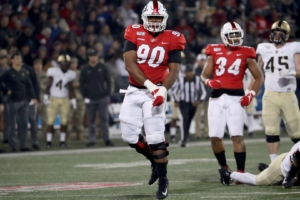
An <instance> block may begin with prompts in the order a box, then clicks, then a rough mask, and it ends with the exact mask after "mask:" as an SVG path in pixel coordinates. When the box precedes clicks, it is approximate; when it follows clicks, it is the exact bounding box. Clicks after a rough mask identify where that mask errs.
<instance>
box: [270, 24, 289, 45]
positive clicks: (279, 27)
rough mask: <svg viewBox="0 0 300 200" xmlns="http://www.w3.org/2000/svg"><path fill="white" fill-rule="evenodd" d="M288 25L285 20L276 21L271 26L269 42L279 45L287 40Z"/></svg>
mask: <svg viewBox="0 0 300 200" xmlns="http://www.w3.org/2000/svg"><path fill="white" fill-rule="evenodd" d="M290 31H291V29H290V25H289V24H288V23H287V22H286V21H276V22H274V23H273V25H272V27H271V33H270V42H272V43H274V44H276V45H279V44H284V43H286V42H287V41H288V39H289V36H290Z"/></svg>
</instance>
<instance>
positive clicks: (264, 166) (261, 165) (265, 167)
mask: <svg viewBox="0 0 300 200" xmlns="http://www.w3.org/2000/svg"><path fill="white" fill-rule="evenodd" d="M268 167H269V165H267V164H265V163H258V170H259V171H260V172H262V171H264V170H265V169H267V168H268Z"/></svg>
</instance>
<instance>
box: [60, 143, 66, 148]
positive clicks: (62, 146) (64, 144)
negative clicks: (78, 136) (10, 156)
mask: <svg viewBox="0 0 300 200" xmlns="http://www.w3.org/2000/svg"><path fill="white" fill-rule="evenodd" d="M59 147H60V148H67V147H68V146H67V144H66V143H65V142H60V143H59Z"/></svg>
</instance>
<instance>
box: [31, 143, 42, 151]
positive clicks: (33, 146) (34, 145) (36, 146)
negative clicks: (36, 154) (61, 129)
mask: <svg viewBox="0 0 300 200" xmlns="http://www.w3.org/2000/svg"><path fill="white" fill-rule="evenodd" d="M32 148H33V149H34V150H37V151H38V150H40V147H39V145H37V144H33V145H32Z"/></svg>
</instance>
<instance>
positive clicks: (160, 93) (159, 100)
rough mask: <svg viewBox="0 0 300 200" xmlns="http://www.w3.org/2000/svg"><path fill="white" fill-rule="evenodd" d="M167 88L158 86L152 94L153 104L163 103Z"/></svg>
mask: <svg viewBox="0 0 300 200" xmlns="http://www.w3.org/2000/svg"><path fill="white" fill-rule="evenodd" d="M166 94H167V89H166V88H165V87H164V86H161V87H159V90H158V92H157V93H156V94H155V95H154V101H153V104H152V105H153V106H160V105H162V104H163V103H164V101H165V97H166Z"/></svg>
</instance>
